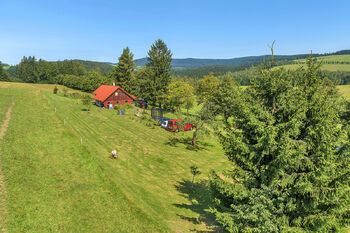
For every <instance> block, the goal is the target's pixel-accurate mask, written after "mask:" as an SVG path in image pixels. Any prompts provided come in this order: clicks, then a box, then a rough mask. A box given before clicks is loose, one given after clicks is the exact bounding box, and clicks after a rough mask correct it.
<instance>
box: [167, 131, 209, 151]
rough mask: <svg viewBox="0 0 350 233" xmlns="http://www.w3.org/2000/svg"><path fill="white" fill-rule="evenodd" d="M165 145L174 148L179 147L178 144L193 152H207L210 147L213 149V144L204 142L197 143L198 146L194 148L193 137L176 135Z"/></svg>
mask: <svg viewBox="0 0 350 233" xmlns="http://www.w3.org/2000/svg"><path fill="white" fill-rule="evenodd" d="M164 144H165V145H169V146H173V147H177V144H182V145H184V146H186V149H187V150H192V151H202V150H206V149H207V148H208V147H213V145H212V144H210V143H207V142H202V141H197V144H196V146H192V137H181V136H176V135H174V136H171V137H170V138H169V140H168V141H166V142H165V143H164Z"/></svg>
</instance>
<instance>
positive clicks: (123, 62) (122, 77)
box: [111, 47, 135, 92]
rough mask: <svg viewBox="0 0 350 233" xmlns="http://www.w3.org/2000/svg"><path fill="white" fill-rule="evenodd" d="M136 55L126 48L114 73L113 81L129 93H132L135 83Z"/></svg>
mask: <svg viewBox="0 0 350 233" xmlns="http://www.w3.org/2000/svg"><path fill="white" fill-rule="evenodd" d="M134 63H135V61H134V54H132V53H131V52H130V49H129V48H128V47H126V48H125V49H123V53H122V54H121V56H120V57H119V62H118V65H117V66H116V67H115V68H114V69H113V71H112V75H111V76H112V79H113V80H115V82H116V84H117V85H119V86H121V87H122V88H123V89H124V90H126V91H127V92H131V91H132V89H133V83H134V70H135V64H134Z"/></svg>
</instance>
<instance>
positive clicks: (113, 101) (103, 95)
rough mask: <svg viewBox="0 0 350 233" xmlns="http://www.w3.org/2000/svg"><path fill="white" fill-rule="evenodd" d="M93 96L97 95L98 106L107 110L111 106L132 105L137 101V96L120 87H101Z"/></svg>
mask: <svg viewBox="0 0 350 233" xmlns="http://www.w3.org/2000/svg"><path fill="white" fill-rule="evenodd" d="M93 94H95V97H94V100H96V105H97V106H100V107H105V108H108V107H109V106H111V105H112V106H113V107H114V105H123V104H126V103H128V104H132V103H133V102H134V101H136V97H135V96H133V95H131V94H129V93H128V92H126V91H125V90H124V89H123V88H121V87H120V86H111V85H101V86H100V87H99V88H97V89H96V90H95V91H94V92H93Z"/></svg>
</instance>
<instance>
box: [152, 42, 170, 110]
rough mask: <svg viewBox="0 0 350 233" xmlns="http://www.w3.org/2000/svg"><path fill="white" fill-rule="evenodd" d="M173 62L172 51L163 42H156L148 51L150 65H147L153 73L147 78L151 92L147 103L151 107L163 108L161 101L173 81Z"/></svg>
mask: <svg viewBox="0 0 350 233" xmlns="http://www.w3.org/2000/svg"><path fill="white" fill-rule="evenodd" d="M171 61H172V53H171V51H170V50H169V49H168V47H167V46H166V44H165V43H164V42H163V41H162V40H160V39H158V40H156V42H155V43H154V44H153V45H152V46H151V49H150V50H149V51H148V63H147V65H146V66H147V67H148V68H149V70H150V71H151V72H149V73H148V74H149V75H148V77H147V78H148V81H149V82H148V85H149V88H147V89H149V90H151V92H150V93H149V97H148V98H149V99H147V101H148V102H149V103H150V104H151V105H158V106H161V102H162V101H159V99H160V98H162V96H164V94H165V93H166V88H167V86H168V84H169V83H170V81H171V77H170V73H171Z"/></svg>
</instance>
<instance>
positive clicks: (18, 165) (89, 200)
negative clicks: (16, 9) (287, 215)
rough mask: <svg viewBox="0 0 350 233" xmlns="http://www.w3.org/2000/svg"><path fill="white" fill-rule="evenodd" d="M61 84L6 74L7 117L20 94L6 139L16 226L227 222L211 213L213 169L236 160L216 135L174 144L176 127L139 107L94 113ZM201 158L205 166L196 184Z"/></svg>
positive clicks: (203, 226)
mask: <svg viewBox="0 0 350 233" xmlns="http://www.w3.org/2000/svg"><path fill="white" fill-rule="evenodd" d="M52 89H53V85H39V84H19V83H0V121H1V122H2V121H3V119H4V113H5V112H6V111H7V109H8V107H9V106H10V104H11V101H12V99H13V100H14V102H15V105H14V108H13V110H12V115H11V121H10V125H9V128H8V130H7V133H6V135H5V136H4V138H3V139H2V140H0V150H1V157H0V159H1V160H0V161H1V167H2V170H1V173H2V175H3V176H4V182H5V185H6V192H1V193H0V194H1V195H2V196H4V197H5V198H4V199H5V203H6V209H7V211H6V213H0V215H3V217H4V218H5V219H6V225H5V227H6V229H7V230H8V231H9V232H191V231H205V232H210V231H216V232H217V231H221V229H220V228H219V227H217V226H216V225H215V221H214V220H213V217H212V216H211V215H210V214H209V213H208V204H209V200H210V199H209V196H208V192H207V190H206V189H207V187H206V185H205V181H206V177H207V176H208V174H209V172H210V170H211V169H215V170H217V171H222V170H224V169H227V168H230V167H231V166H232V165H231V164H230V163H229V162H227V159H226V157H225V156H224V154H223V152H222V150H221V147H220V145H219V144H218V142H217V140H216V139H215V138H214V137H213V136H212V137H210V138H208V139H207V140H205V141H202V142H201V143H200V145H199V148H198V149H197V150H193V149H191V148H188V147H187V145H186V144H185V143H183V142H182V143H181V142H179V143H178V144H176V145H170V144H169V137H170V136H171V135H173V133H171V132H167V131H165V130H163V129H161V128H160V127H156V126H153V125H149V126H147V124H145V122H144V121H142V120H141V119H139V118H137V117H134V116H133V114H132V110H128V112H127V114H126V115H124V116H119V115H117V114H116V111H114V110H106V109H99V108H97V107H95V106H92V107H91V111H90V112H87V111H85V109H84V106H83V105H82V104H81V103H80V100H78V99H75V98H71V97H65V96H63V95H62V94H58V95H54V94H53V93H52ZM59 89H60V90H61V89H62V87H59ZM70 92H77V91H73V90H70ZM185 136H188V137H190V136H191V132H187V133H186V134H185ZM113 149H117V151H118V159H116V160H113V159H110V158H109V154H110V152H111V150H113ZM191 165H197V166H198V167H199V169H200V171H201V172H202V174H201V175H199V176H198V177H196V182H195V185H194V187H193V188H192V184H191V178H192V177H191V174H190V166H191Z"/></svg>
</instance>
